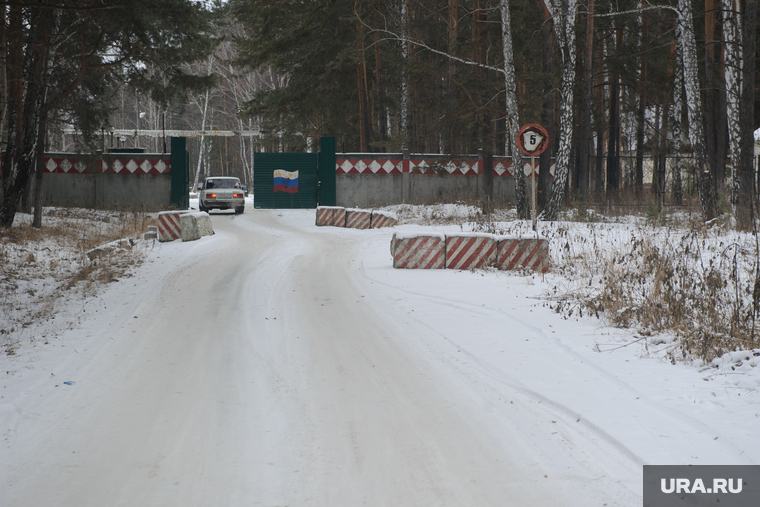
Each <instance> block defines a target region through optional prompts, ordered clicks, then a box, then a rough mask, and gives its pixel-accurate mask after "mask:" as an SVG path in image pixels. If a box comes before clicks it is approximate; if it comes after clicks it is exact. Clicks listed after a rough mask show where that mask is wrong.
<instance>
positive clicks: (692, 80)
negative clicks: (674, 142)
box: [676, 0, 715, 221]
mask: <svg viewBox="0 0 760 507" xmlns="http://www.w3.org/2000/svg"><path fill="white" fill-rule="evenodd" d="M676 34H677V36H678V39H679V42H680V45H681V52H682V53H681V54H682V57H683V69H684V72H683V74H684V88H685V89H686V107H687V114H688V119H689V143H690V144H691V149H692V150H693V153H694V169H695V171H696V173H697V178H698V180H699V181H700V185H699V188H700V196H699V202H700V205H701V207H702V215H703V218H704V220H705V221H707V220H711V219H712V218H714V217H715V194H714V192H709V193H707V194H703V193H702V192H701V190H702V189H705V188H707V185H704V184H702V183H701V180H702V179H703V178H712V173H711V171H710V164H709V160H707V156H706V153H705V135H704V130H703V128H702V126H703V122H702V100H701V99H700V96H699V75H698V66H697V44H696V41H695V38H694V19H693V16H692V10H691V2H690V1H689V0H678V25H677V30H676Z"/></svg>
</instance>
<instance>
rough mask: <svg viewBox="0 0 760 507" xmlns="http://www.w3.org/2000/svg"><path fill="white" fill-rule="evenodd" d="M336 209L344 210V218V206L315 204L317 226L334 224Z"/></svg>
mask: <svg viewBox="0 0 760 507" xmlns="http://www.w3.org/2000/svg"><path fill="white" fill-rule="evenodd" d="M336 210H343V212H344V215H343V219H344V220H345V208H343V207H340V206H317V220H316V225H317V226H318V227H325V226H328V225H335V212H336Z"/></svg>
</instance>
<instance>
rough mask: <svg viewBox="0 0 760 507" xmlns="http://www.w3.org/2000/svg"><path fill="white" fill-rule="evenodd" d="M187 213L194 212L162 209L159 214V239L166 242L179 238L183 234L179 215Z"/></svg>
mask: <svg viewBox="0 0 760 507" xmlns="http://www.w3.org/2000/svg"><path fill="white" fill-rule="evenodd" d="M186 213H192V211H190V210H181V211H161V212H160V213H159V214H158V240H159V241H162V242H166V241H174V240H175V239H179V238H180V237H181V236H182V230H181V229H180V223H179V217H180V216H181V215H183V214H186Z"/></svg>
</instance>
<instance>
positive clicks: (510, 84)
mask: <svg viewBox="0 0 760 507" xmlns="http://www.w3.org/2000/svg"><path fill="white" fill-rule="evenodd" d="M499 11H500V13H501V46H502V52H503V55H504V69H503V74H504V86H505V89H506V91H505V96H504V99H505V104H506V110H507V111H506V112H507V119H506V122H507V132H508V133H509V136H508V137H507V140H506V146H505V153H509V152H510V151H511V153H512V173H513V174H514V177H515V194H516V199H517V214H518V216H519V217H520V218H521V219H523V220H527V219H529V218H530V208H529V206H528V193H527V189H526V185H525V172H524V170H523V162H522V152H521V151H520V148H519V147H518V146H517V133H518V132H519V131H520V114H519V111H518V108H517V84H516V81H515V58H514V51H513V48H512V21H511V19H510V14H509V0H499Z"/></svg>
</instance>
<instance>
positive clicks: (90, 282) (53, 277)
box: [0, 208, 155, 354]
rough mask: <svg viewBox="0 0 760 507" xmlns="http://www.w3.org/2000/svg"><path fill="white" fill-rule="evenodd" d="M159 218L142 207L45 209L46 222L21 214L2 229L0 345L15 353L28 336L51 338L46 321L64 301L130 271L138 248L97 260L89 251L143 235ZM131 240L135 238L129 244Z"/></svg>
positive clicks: (87, 295)
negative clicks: (126, 209) (125, 209)
mask: <svg viewBox="0 0 760 507" xmlns="http://www.w3.org/2000/svg"><path fill="white" fill-rule="evenodd" d="M154 224H155V218H153V217H152V216H151V215H148V214H146V213H141V212H122V213H119V212H104V211H91V210H84V209H77V208H71V209H67V208H48V209H45V214H44V217H43V226H42V227H41V228H40V229H36V228H34V227H31V217H29V216H28V215H18V216H17V219H16V222H15V223H14V226H13V227H11V228H10V229H5V230H2V229H0V348H1V349H2V350H3V352H5V353H6V354H14V353H15V352H16V350H17V348H18V346H19V344H20V343H22V341H23V340H32V341H34V340H38V339H42V340H47V339H49V334H50V332H49V331H46V330H45V326H44V323H45V322H47V321H49V320H50V319H51V318H52V317H53V316H54V315H55V314H56V313H57V312H58V311H59V310H60V309H61V307H62V301H64V300H71V299H73V298H81V299H87V298H91V297H93V296H94V295H96V294H97V293H98V292H99V291H100V290H102V288H103V286H104V285H105V284H107V283H110V282H113V281H116V280H118V279H120V278H122V277H125V276H129V272H130V269H131V268H132V267H134V266H135V265H137V264H139V263H140V262H141V260H142V250H141V249H139V248H114V249H112V250H109V251H108V252H106V253H105V254H104V255H102V256H100V257H98V258H97V259H95V260H94V261H90V260H89V258H88V257H87V252H88V251H89V250H91V249H93V248H95V247H98V246H100V245H103V244H106V243H109V242H111V241H114V240H117V239H121V238H138V237H140V236H141V234H142V232H144V231H145V230H146V228H147V226H148V225H154ZM127 245H130V243H127Z"/></svg>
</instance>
